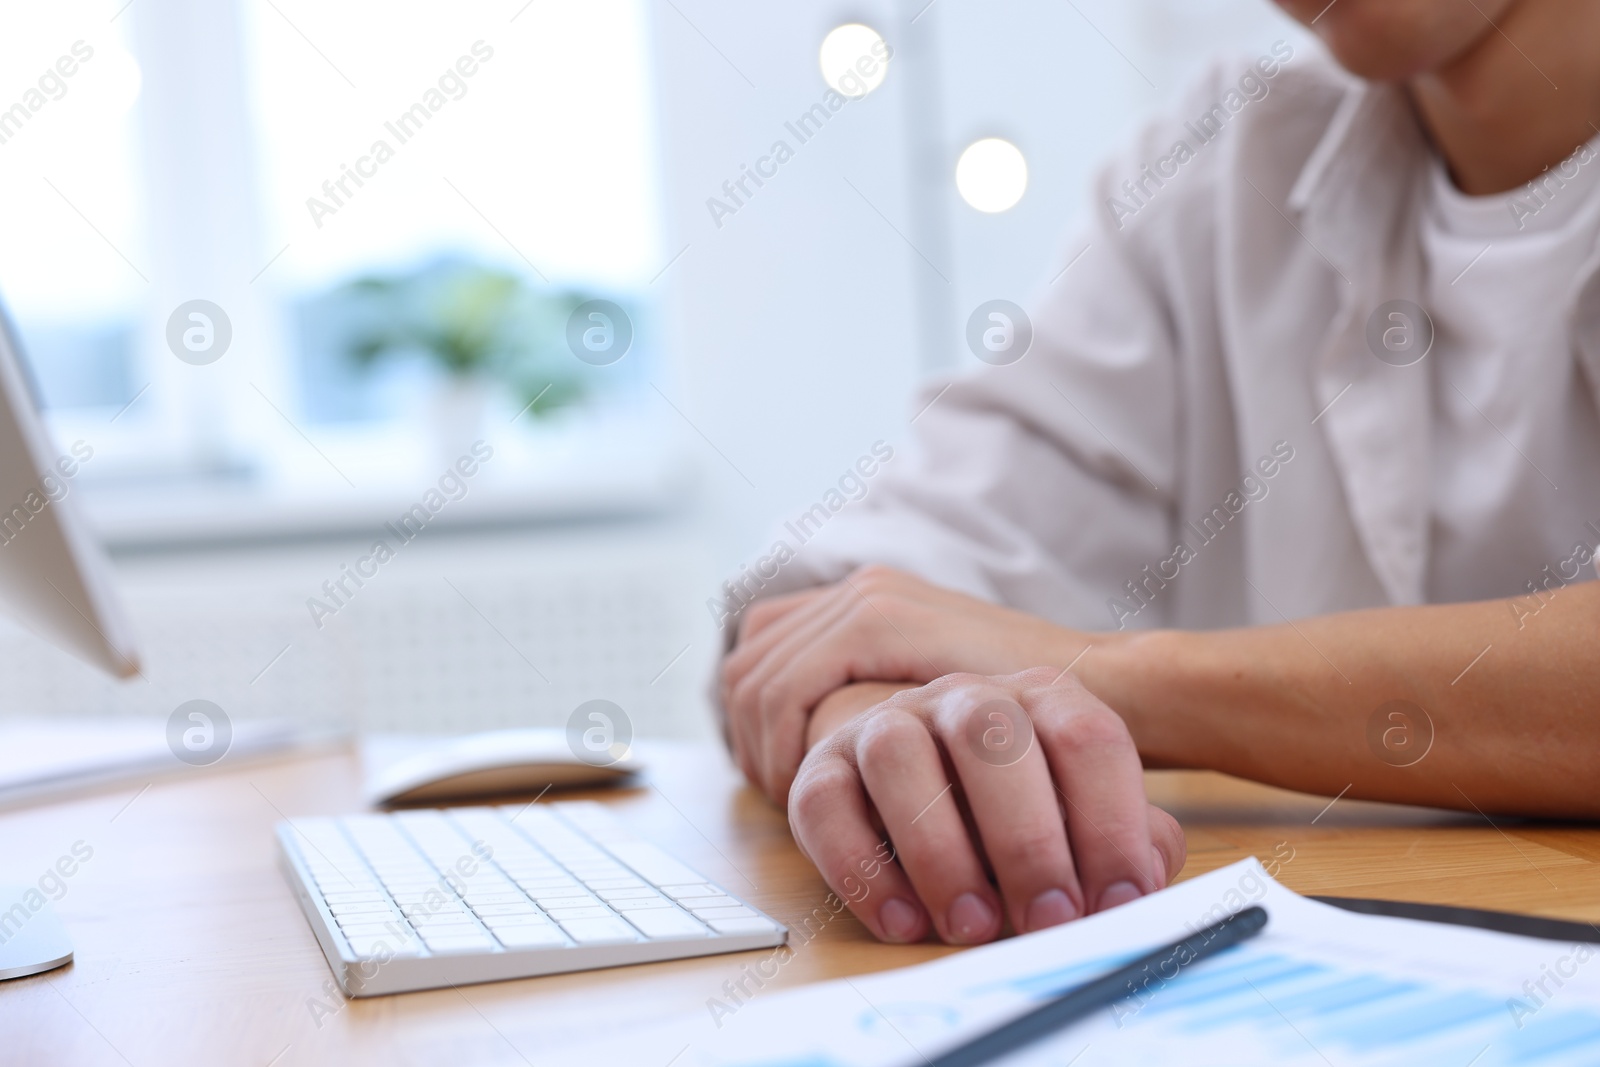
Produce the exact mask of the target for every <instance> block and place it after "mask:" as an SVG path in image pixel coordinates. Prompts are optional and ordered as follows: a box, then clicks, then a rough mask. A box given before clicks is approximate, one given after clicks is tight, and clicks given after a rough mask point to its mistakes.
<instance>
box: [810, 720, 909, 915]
mask: <svg viewBox="0 0 1600 1067" xmlns="http://www.w3.org/2000/svg"><path fill="white" fill-rule="evenodd" d="M789 825H790V828H791V829H792V830H793V832H794V836H795V840H796V842H797V843H798V844H799V845H800V849H801V851H803V852H804V853H805V854H806V855H807V856H809V857H810V859H811V862H812V863H814V864H816V867H817V870H818V871H820V872H821V874H822V877H823V880H824V881H826V882H827V883H828V885H829V887H830V888H831V889H832V890H833V891H834V892H835V893H837V894H838V895H839V896H840V897H841V898H843V899H844V900H845V901H846V902H847V903H848V904H849V905H850V910H851V911H852V912H854V913H855V916H856V918H858V919H860V920H861V922H862V923H863V924H865V925H866V927H867V929H869V930H871V931H872V933H873V935H874V936H875V937H877V938H878V939H879V940H880V941H894V942H910V941H920V940H922V939H923V938H924V937H926V936H927V933H928V926H929V923H928V913H927V911H926V910H925V909H924V908H923V906H922V904H921V902H920V901H919V900H918V898H917V893H916V890H915V889H914V888H913V887H912V885H911V883H910V882H909V881H908V880H907V878H906V875H905V873H904V872H903V871H902V870H901V869H900V867H899V866H898V865H897V864H896V863H895V862H894V854H893V851H892V850H891V849H889V848H888V847H887V846H886V844H885V842H884V841H883V840H882V838H881V837H880V836H879V835H878V834H877V832H876V831H875V830H874V829H873V824H872V817H871V811H870V809H869V807H868V805H867V797H866V793H865V792H864V791H863V789H862V784H861V779H860V777H859V776H858V774H857V771H856V768H855V767H854V766H853V765H852V764H851V763H850V762H849V761H847V760H846V759H845V758H844V757H843V756H841V755H839V754H838V752H837V750H836V748H835V747H834V746H823V747H821V748H818V749H817V750H815V751H814V752H813V753H812V754H811V756H810V757H808V759H807V760H806V765H805V766H804V767H803V768H802V769H801V774H800V776H799V778H797V779H796V781H795V785H794V789H793V790H792V791H791V792H790V796H789Z"/></svg>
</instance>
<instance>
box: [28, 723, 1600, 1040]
mask: <svg viewBox="0 0 1600 1067" xmlns="http://www.w3.org/2000/svg"><path fill="white" fill-rule="evenodd" d="M643 751H644V754H645V755H646V758H647V759H650V760H651V761H652V764H653V770H652V772H651V775H650V779H649V784H648V785H646V786H644V787H641V788H636V789H631V790H627V791H622V792H610V793H606V794H603V798H604V799H608V800H609V801H610V802H611V803H613V804H614V805H615V806H616V808H617V809H618V810H619V811H620V812H621V813H622V814H623V816H624V817H625V818H626V819H628V820H629V821H630V822H631V824H632V825H633V826H635V827H636V828H637V829H638V830H639V831H641V832H642V833H644V834H646V835H647V836H649V837H651V838H653V839H654V840H657V841H659V842H661V843H662V844H663V845H665V846H666V847H667V848H668V849H669V850H670V851H673V852H675V853H676V854H678V855H679V856H680V857H681V858H683V859H684V860H685V861H686V862H689V863H690V864H692V865H694V866H696V867H698V868H699V869H700V870H701V871H703V872H704V873H706V874H707V875H709V876H711V877H713V878H716V879H719V880H722V881H723V882H724V883H725V884H726V885H727V886H728V888H730V889H732V890H734V891H735V892H738V893H741V894H742V895H745V896H747V897H748V898H749V899H751V900H752V901H753V902H754V903H756V904H757V905H759V906H760V907H762V908H764V909H766V910H767V911H768V912H770V913H771V914H773V915H774V916H776V917H777V918H779V919H780V920H783V921H785V922H788V923H791V924H793V923H797V922H798V920H799V919H800V918H801V917H803V916H806V915H809V914H810V913H811V912H812V911H813V909H815V908H817V907H818V906H819V905H820V904H822V902H823V899H824V897H825V895H826V892H827V891H826V889H825V887H824V886H823V884H822V882H821V881H820V879H818V877H817V875H816V873H815V871H814V870H812V869H811V867H810V865H809V864H808V863H807V862H806V861H805V860H804V859H803V858H802V857H801V856H800V855H799V853H798V852H797V851H796V850H795V848H794V845H793V844H792V842H791V841H790V839H789V835H788V830H787V827H786V825H785V822H784V819H783V816H782V814H781V813H780V812H778V811H775V810H774V809H772V808H771V807H770V806H768V805H767V804H766V803H765V802H764V801H763V800H762V799H761V798H760V797H759V796H758V795H757V794H755V793H754V792H752V791H751V790H749V789H746V788H744V787H743V785H742V783H741V781H740V779H739V777H738V775H737V772H736V771H734V770H733V768H732V767H731V766H730V765H729V764H728V762H727V760H726V758H725V757H724V756H723V755H722V753H721V752H720V751H719V750H717V749H715V748H713V747H710V746H692V745H662V744H658V745H656V746H649V747H644V748H643ZM142 785H143V783H133V784H131V785H129V786H127V787H125V788H118V789H106V790H104V791H101V792H98V793H94V794H91V795H86V796H83V797H81V798H76V799H73V800H70V801H64V802H58V803H53V804H48V805H41V806H37V807H32V808H25V809H18V810H12V811H6V812H0V843H3V848H0V880H3V881H6V882H36V881H37V879H38V878H39V876H40V875H41V874H42V873H43V872H44V871H45V870H46V868H48V867H50V866H52V865H53V864H54V863H55V861H56V860H57V858H58V857H60V856H62V855H67V854H70V853H71V851H72V849H73V847H74V845H78V847H79V850H80V852H81V851H82V850H83V849H84V848H88V849H92V850H93V852H92V856H91V857H90V858H89V859H88V860H87V861H85V862H83V863H82V865H81V866H80V868H79V869H78V870H77V871H76V873H75V874H73V875H72V876H71V877H70V878H68V879H66V880H65V884H66V891H65V893H64V895H63V896H62V897H61V899H60V900H59V901H58V902H57V904H56V905H55V907H56V910H57V912H58V913H59V914H60V915H61V917H62V918H63V919H64V920H65V922H66V924H67V927H68V929H69V932H70V934H71V936H72V938H73V941H74V943H75V946H76V952H77V955H76V961H75V962H74V963H73V964H71V965H70V966H68V967H66V968H63V969H61V970H57V971H55V972H52V973H50V974H47V975H40V976H35V977H31V978H23V979H18V980H14V981H11V982H5V983H0V1063H5V1064H13V1063H15V1064H28V1065H45V1064H72V1065H74V1067H80V1065H81V1067H98V1065H102V1064H106V1065H116V1064H126V1065H133V1067H147V1065H148V1067H155V1065H167V1064H204V1065H207V1067H211V1065H223V1064H227V1065H232V1064H242V1065H253V1067H268V1065H272V1067H295V1065H299V1064H334V1063H337V1064H341V1065H343V1064H365V1063H383V1064H407V1065H410V1064H417V1065H423V1064H450V1065H452V1067H459V1065H465V1064H493V1065H500V1064H506V1065H519V1064H537V1063H539V1062H540V1050H541V1049H542V1048H546V1047H548V1046H549V1045H550V1043H552V1042H558V1043H559V1042H564V1041H566V1040H571V1039H574V1038H576V1037H578V1036H581V1035H585V1034H590V1033H595V1032H605V1031H608V1030H610V1029H613V1028H615V1027H616V1026H618V1025H627V1024H629V1023H638V1022H643V1021H648V1020H651V1019H655V1018H659V1017H664V1016H668V1015H671V1014H673V1013H678V1012H698V1011H705V1010H707V1009H706V1001H707V999H708V998H710V997H712V996H715V995H719V993H720V990H721V987H722V984H723V983H724V982H725V981H727V980H729V979H731V978H735V977H737V976H738V973H739V968H740V967H741V965H743V964H745V963H748V962H750V960H752V959H754V958H756V957H757V955H758V954H755V953H744V954H738V955H728V956H716V957H709V958H703V959H698V960H687V961H679V962H672V963H660V964H650V965H645V966H639V967H628V968H619V969H614V970H609V971H592V972H588V973H584V974H574V975H558V976H552V977H546V978H531V979H524V980H521V981H513V982H501V983H496V984H492V985H479V986H470V987H465V988H463V989H461V990H459V991H458V990H444V991H430V992H422V993H408V994H403V995H400V996H391V997H380V998H374V999H370V1000H356V1001H346V1000H345V999H344V998H343V997H342V996H341V995H340V994H339V993H338V992H337V991H336V990H335V989H334V987H333V985H332V980H331V976H330V974H329V971H328V967H327V964H326V963H325V962H324V960H323V956H322V953H321V951H320V950H319V949H318V947H317V944H316V941H315V940H314V938H313V937H312V934H311V931H310V929H309V927H308V926H307V924H306V921H305V919H304V918H303V917H302V915H301V913H300V911H299V909H298V907H297V906H296V904H295V902H294V900H293V898H292V896H291V895H290V892H289V889H288V887H287V885H286V884H285V882H284V879H283V876H282V875H281V874H280V873H279V871H278V869H277V867H276V854H275V846H274V843H273V839H272V829H273V825H274V824H275V823H277V822H278V821H279V820H281V819H283V818H285V817H290V818H293V817H298V816H306V815H321V814H336V813H344V812H352V811H357V810H360V808H361V804H360V799H359V796H358V792H357V764H356V759H355V757H354V755H353V753H351V752H349V751H345V750H331V751H323V752H320V753H312V754H301V755H296V756H292V757H284V758H280V759H277V760H273V761H262V762H255V763H250V764H242V765H239V766H237V767H233V768H231V769H229V768H227V765H226V764H223V765H219V766H218V767H214V768H208V769H193V770H191V769H185V770H184V772H183V773H178V774H173V775H171V776H168V777H163V778H160V779H157V780H156V781H154V782H153V783H151V784H149V786H148V787H147V788H141V787H142ZM1149 788H1150V791H1151V794H1152V797H1153V799H1154V800H1155V801H1156V802H1157V803H1159V804H1162V805H1163V806H1165V807H1167V808H1168V809H1169V810H1171V811H1172V812H1173V813H1174V814H1175V815H1176V816H1177V817H1178V818H1179V820H1180V821H1181V822H1182V823H1183V825H1184V827H1185V829H1186V830H1187V832H1188V835H1189V863H1188V866H1187V868H1185V870H1184V872H1183V877H1185V878H1187V877H1192V876H1194V875H1197V874H1201V873H1204V872H1206V871H1209V870H1212V869H1214V868H1216V867H1219V866H1223V865H1225V864H1228V863H1232V862H1233V861H1235V860H1238V859H1241V858H1244V857H1246V856H1249V855H1256V856H1259V857H1260V858H1261V859H1262V861H1263V862H1267V863H1269V865H1270V863H1271V861H1273V860H1276V863H1277V865H1276V867H1275V868H1273V869H1275V870H1276V871H1277V872H1278V877H1279V879H1280V880H1281V881H1283V882H1284V883H1285V884H1287V885H1288V886H1290V887H1291V888H1293V889H1296V890H1298V891H1300V892H1303V893H1332V894H1339V895H1346V896H1369V897H1385V898H1390V899H1399V900H1416V901H1430V902H1436V903H1448V904H1465V905H1474V906H1479V907H1490V908H1499V909H1504V910H1515V911H1523V912H1529V913H1535V914H1540V915H1549V916H1555V917H1563V918H1572V919H1587V920H1600V829H1596V828H1590V827H1586V826H1565V825H1549V824H1531V823H1513V822H1511V821H1509V820H1496V822H1495V824H1494V825H1491V824H1490V823H1489V822H1487V821H1486V820H1485V819H1484V818H1482V817H1481V816H1477V815H1472V816H1463V815H1458V814H1452V813H1444V812H1435V811H1423V810H1417V809H1406V808H1399V807H1391V806H1387V805H1378V804H1367V803H1360V802H1356V801H1351V800H1348V799H1346V800H1339V801H1337V802H1335V803H1334V804H1333V805H1332V806H1331V807H1330V806H1329V805H1328V801H1327V800H1326V799H1324V798H1318V797H1305V796H1300V795H1297V794H1292V793H1285V792H1280V791H1277V790H1272V789H1268V788H1265V787H1261V786H1256V785H1253V784H1249V783H1244V782H1239V781H1235V780H1232V779H1227V778H1223V777H1221V776H1218V775H1213V774H1206V773H1189V772H1153V773H1151V774H1150V775H1149ZM573 795H583V794H573ZM594 795H597V796H598V795H600V794H594ZM80 842H81V843H82V844H81V845H80V844H78V843H80ZM950 951H954V950H951V949H947V948H944V947H941V946H938V945H933V944H924V945H913V946H889V945H880V944H877V943H876V942H874V941H872V940H870V938H869V937H868V935H867V934H866V932H865V931H864V930H863V929H862V927H861V926H860V925H859V924H857V923H856V922H855V921H854V920H853V919H852V918H851V917H850V915H849V914H848V913H844V914H843V915H841V916H840V917H839V918H837V919H836V920H834V921H833V922H831V923H830V924H828V925H827V926H826V927H825V928H824V929H823V930H822V932H821V934H820V935H819V936H818V937H816V939H815V940H813V941H811V942H809V943H808V944H806V945H805V946H804V947H803V948H801V949H800V950H799V951H797V952H796V953H795V955H794V957H793V958H792V960H791V961H790V962H789V963H788V964H787V965H786V966H785V967H783V968H782V970H781V971H780V973H779V976H778V978H777V979H776V980H775V982H774V983H772V985H770V986H769V987H768V988H769V990H770V989H773V988H781V987H785V986H793V985H799V984H801V983H806V982H814V981H817V980H819V979H824V978H831V977H836V976H841V975H852V974H857V973H861V972H867V971H875V970H882V969H885V968H890V967H899V966H904V965H907V964H912V963H917V962H920V961H923V960H927V959H930V958H933V957H935V956H939V955H942V954H945V953H947V952H950ZM763 995H766V994H763ZM674 1051H675V1050H671V1049H664V1050H663V1053H662V1056H661V1067H665V1065H666V1064H667V1063H668V1061H669V1060H670V1058H671V1057H672V1055H673V1052H674Z"/></svg>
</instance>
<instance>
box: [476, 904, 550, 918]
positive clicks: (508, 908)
mask: <svg viewBox="0 0 1600 1067" xmlns="http://www.w3.org/2000/svg"><path fill="white" fill-rule="evenodd" d="M472 910H473V913H474V914H476V915H478V916H480V917H481V916H485V915H536V914H538V912H539V909H538V908H536V907H534V906H533V905H532V904H531V903H529V902H528V901H526V900H524V901H523V902H522V903H520V904H474V905H473V906H472Z"/></svg>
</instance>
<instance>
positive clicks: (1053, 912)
mask: <svg viewBox="0 0 1600 1067" xmlns="http://www.w3.org/2000/svg"><path fill="white" fill-rule="evenodd" d="M1077 917H1078V909H1077V908H1076V907H1075V906H1073V903H1072V898H1071V897H1069V896H1067V894H1065V893H1063V892H1062V891H1061V890H1059V889H1046V890H1045V891H1044V892H1043V893H1040V894H1039V895H1038V896H1036V897H1034V898H1033V903H1032V904H1029V905H1028V917H1027V922H1028V930H1029V931H1033V930H1043V929H1044V928H1045V927H1047V926H1060V925H1061V924H1062V923H1066V922H1071V921H1072V920H1073V919H1076V918H1077Z"/></svg>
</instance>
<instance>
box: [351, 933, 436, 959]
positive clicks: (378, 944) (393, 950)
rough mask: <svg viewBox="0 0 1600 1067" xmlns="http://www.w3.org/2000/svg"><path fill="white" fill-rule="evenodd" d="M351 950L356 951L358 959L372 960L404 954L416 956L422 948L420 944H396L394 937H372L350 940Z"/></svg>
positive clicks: (397, 956) (397, 957) (398, 956)
mask: <svg viewBox="0 0 1600 1067" xmlns="http://www.w3.org/2000/svg"><path fill="white" fill-rule="evenodd" d="M350 951H352V952H354V953H355V954H356V957H357V958H358V959H366V960H370V959H382V958H383V957H385V956H387V957H388V958H389V959H399V958H400V957H402V956H415V955H418V954H419V953H420V952H421V951H422V950H421V947H420V946H418V945H415V944H406V945H400V944H396V943H395V940H394V938H392V937H390V938H383V937H372V938H363V939H361V940H359V941H352V942H350Z"/></svg>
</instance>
